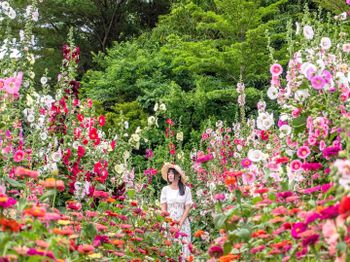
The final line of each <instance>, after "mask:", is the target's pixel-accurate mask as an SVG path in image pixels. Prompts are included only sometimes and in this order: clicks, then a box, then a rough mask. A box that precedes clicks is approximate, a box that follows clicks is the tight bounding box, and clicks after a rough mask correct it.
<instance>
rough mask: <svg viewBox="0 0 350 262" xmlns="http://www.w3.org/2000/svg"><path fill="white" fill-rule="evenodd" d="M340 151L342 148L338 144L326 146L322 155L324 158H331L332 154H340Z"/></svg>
mask: <svg viewBox="0 0 350 262" xmlns="http://www.w3.org/2000/svg"><path fill="white" fill-rule="evenodd" d="M339 151H340V148H339V147H338V146H331V147H326V148H325V149H324V150H323V151H322V155H323V157H324V158H329V157H331V156H334V155H338V152H339Z"/></svg>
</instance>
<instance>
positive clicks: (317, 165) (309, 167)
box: [301, 163, 322, 171]
mask: <svg viewBox="0 0 350 262" xmlns="http://www.w3.org/2000/svg"><path fill="white" fill-rule="evenodd" d="M301 167H302V168H303V169H304V170H307V171H310V170H318V169H321V168H322V164H321V163H303V164H302V165H301Z"/></svg>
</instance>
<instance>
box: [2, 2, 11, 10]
mask: <svg viewBox="0 0 350 262" xmlns="http://www.w3.org/2000/svg"><path fill="white" fill-rule="evenodd" d="M1 7H2V9H4V10H8V9H10V4H9V3H8V2H7V1H3V2H1Z"/></svg>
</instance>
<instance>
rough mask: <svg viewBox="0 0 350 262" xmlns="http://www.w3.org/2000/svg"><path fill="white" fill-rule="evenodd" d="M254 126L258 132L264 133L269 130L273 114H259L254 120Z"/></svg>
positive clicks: (272, 122)
mask: <svg viewBox="0 0 350 262" xmlns="http://www.w3.org/2000/svg"><path fill="white" fill-rule="evenodd" d="M256 124H257V127H258V128H259V129H260V130H265V131H266V130H268V129H270V128H271V127H272V126H273V124H274V121H273V114H269V113H266V112H263V113H260V114H259V116H258V118H257V120H256Z"/></svg>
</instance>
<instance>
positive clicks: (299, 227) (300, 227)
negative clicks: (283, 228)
mask: <svg viewBox="0 0 350 262" xmlns="http://www.w3.org/2000/svg"><path fill="white" fill-rule="evenodd" d="M306 229H307V225H306V224H305V223H302V222H298V223H295V224H294V225H293V227H292V230H291V235H292V237H293V238H295V239H299V238H300V236H299V234H300V233H302V232H305V231H306Z"/></svg>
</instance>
